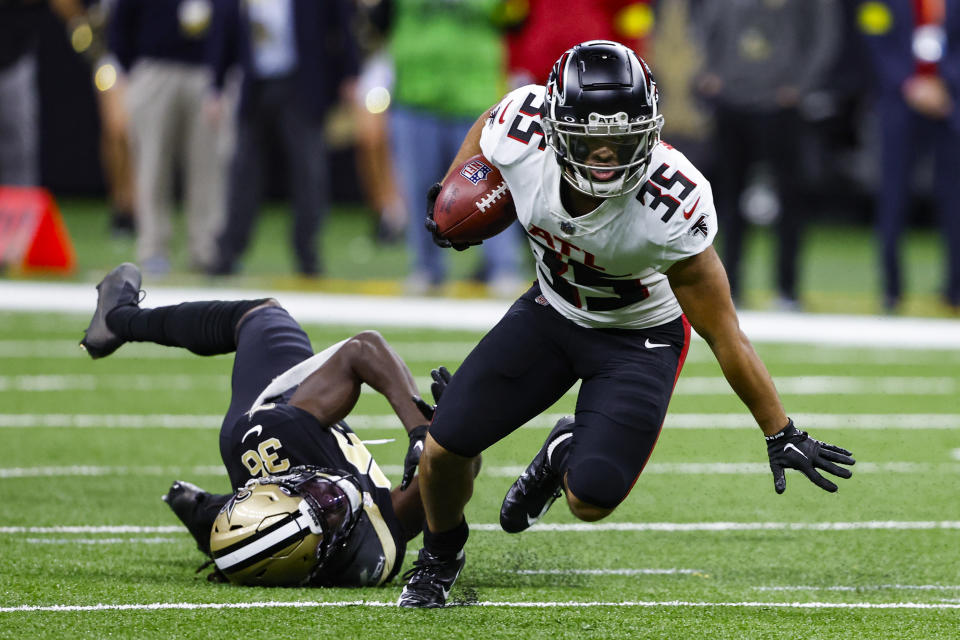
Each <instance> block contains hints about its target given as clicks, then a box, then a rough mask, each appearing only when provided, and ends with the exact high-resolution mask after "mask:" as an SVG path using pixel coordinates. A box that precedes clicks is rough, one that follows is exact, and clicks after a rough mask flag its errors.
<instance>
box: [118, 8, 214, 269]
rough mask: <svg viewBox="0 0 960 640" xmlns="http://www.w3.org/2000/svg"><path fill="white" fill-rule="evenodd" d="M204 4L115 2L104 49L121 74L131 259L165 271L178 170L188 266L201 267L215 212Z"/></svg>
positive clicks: (209, 256)
mask: <svg viewBox="0 0 960 640" xmlns="http://www.w3.org/2000/svg"><path fill="white" fill-rule="evenodd" d="M212 15H213V6H212V0H117V1H116V6H115V7H114V10H113V17H112V19H111V21H110V27H109V32H110V45H111V49H112V50H113V51H114V53H115V54H116V56H117V59H118V60H119V62H120V64H121V65H122V67H123V68H124V69H125V70H128V71H129V82H128V85H127V107H128V109H129V113H130V131H131V143H132V146H131V148H132V153H133V160H134V169H135V176H136V195H135V197H136V216H137V259H138V260H139V262H140V265H141V266H142V267H143V269H144V271H148V272H150V273H153V274H155V275H162V274H165V273H167V272H168V271H169V270H170V240H171V234H172V224H171V219H172V216H173V211H172V209H173V198H174V184H175V183H174V180H175V175H176V169H177V165H178V160H179V161H181V162H180V164H181V165H182V166H181V168H182V176H183V190H184V200H185V208H186V219H187V242H188V249H189V254H190V261H191V267H192V268H193V269H196V270H204V269H206V268H208V266H209V265H210V264H211V262H212V261H213V259H214V256H215V244H214V240H215V234H216V231H217V229H218V228H219V226H220V221H221V219H222V217H223V216H222V211H223V183H224V175H223V173H224V171H223V162H222V160H221V157H220V152H221V150H220V149H219V145H218V142H219V141H220V138H221V133H220V127H219V126H218V124H217V123H215V122H213V121H211V119H210V118H209V117H208V115H207V113H206V112H205V111H204V98H205V97H206V95H207V91H208V89H209V86H210V74H209V69H208V68H207V66H206V55H205V54H206V40H207V37H208V36H209V30H210V24H211V18H212Z"/></svg>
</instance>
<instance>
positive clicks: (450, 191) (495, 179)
mask: <svg viewBox="0 0 960 640" xmlns="http://www.w3.org/2000/svg"><path fill="white" fill-rule="evenodd" d="M432 213H433V222H434V224H435V225H436V229H435V230H432V231H433V233H434V235H435V236H440V238H442V239H444V240H447V241H448V242H449V243H450V244H451V245H453V246H455V247H456V246H457V245H463V244H468V245H469V244H477V243H480V242H482V241H483V240H486V239H487V238H492V237H493V236H495V235H497V234H498V233H500V232H501V231H503V230H504V229H506V228H507V227H509V226H510V223H512V222H513V221H514V220H516V219H517V210H516V208H515V207H514V205H513V196H512V195H511V194H510V189H508V188H507V183H506V182H505V181H504V179H503V176H502V175H501V174H500V171H499V170H498V169H497V168H496V167H494V166H493V165H492V164H491V163H490V161H489V160H487V159H486V158H484V157H483V156H482V155H475V156H473V157H472V158H469V159H468V160H467V161H466V162H464V163H463V164H462V165H460V167H458V168H457V169H455V170H454V171H453V172H452V173H451V174H450V175H449V176H448V177H447V179H446V180H445V181H444V182H443V185H442V188H441V190H440V193H439V195H437V199H436V203H435V204H434V207H433V211H432Z"/></svg>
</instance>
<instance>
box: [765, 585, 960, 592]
mask: <svg viewBox="0 0 960 640" xmlns="http://www.w3.org/2000/svg"><path fill="white" fill-rule="evenodd" d="M753 589H754V590H755V591H884V590H888V589H903V590H907V591H957V590H960V585H956V584H866V585H859V586H856V585H830V586H823V587H815V586H810V585H783V586H771V587H754V588H753Z"/></svg>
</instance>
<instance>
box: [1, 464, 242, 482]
mask: <svg viewBox="0 0 960 640" xmlns="http://www.w3.org/2000/svg"><path fill="white" fill-rule="evenodd" d="M225 473H226V471H225V470H224V468H223V467H222V466H215V465H210V466H199V467H158V466H147V467H96V466H83V465H78V466H67V467H0V479H4V478H44V477H56V476H58V475H61V476H93V477H102V476H167V475H179V474H184V475H186V474H192V475H204V476H211V475H213V476H220V475H225Z"/></svg>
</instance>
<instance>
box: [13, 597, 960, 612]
mask: <svg viewBox="0 0 960 640" xmlns="http://www.w3.org/2000/svg"><path fill="white" fill-rule="evenodd" d="M396 606H397V604H396V602H393V601H390V602H383V601H379V600H346V601H343V600H341V601H329V602H319V601H293V602H277V601H268V602H153V603H149V604H94V605H64V604H55V605H20V606H16V607H0V613H28V612H33V611H44V612H60V611H162V610H169V609H180V610H196V609H279V608H295V609H309V608H328V607H329V608H339V607H372V608H380V607H396ZM461 606H471V607H489V608H505V609H560V608H573V609H576V608H596V607H611V608H634V607H642V608H661V607H666V608H683V607H695V608H737V609H747V608H756V607H764V608H775V609H934V610H936V609H960V603H958V604H954V603H948V602H697V601H684V600H664V601H647V600H632V601H624V602H602V601H596V602H576V601H566V602H497V601H490V600H485V601H482V602H473V603H470V604H469V605H461Z"/></svg>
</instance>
